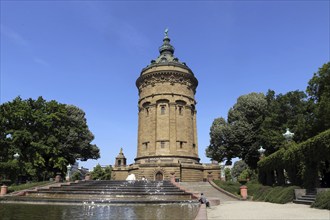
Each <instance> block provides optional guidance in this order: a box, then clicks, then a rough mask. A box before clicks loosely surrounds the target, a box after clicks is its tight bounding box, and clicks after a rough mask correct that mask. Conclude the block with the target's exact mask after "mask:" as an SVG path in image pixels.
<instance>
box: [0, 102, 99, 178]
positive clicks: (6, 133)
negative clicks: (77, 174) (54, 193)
mask: <svg viewBox="0 0 330 220" xmlns="http://www.w3.org/2000/svg"><path fill="white" fill-rule="evenodd" d="M93 138H94V137H93V135H92V133H91V132H90V131H89V129H88V126H87V123H86V119H85V114H84V112H83V111H82V110H80V109H79V108H77V107H75V106H68V105H65V104H60V103H58V102H56V101H54V100H53V101H49V102H47V101H46V100H44V99H43V98H42V97H39V98H38V99H37V100H33V99H27V100H22V99H21V98H20V97H17V98H15V99H14V100H13V101H11V102H7V103H4V104H2V105H0V144H1V148H0V169H1V166H2V165H1V163H8V164H11V161H15V160H16V161H17V162H18V165H19V166H18V167H19V168H18V169H19V170H18V171H17V172H19V174H20V176H24V177H26V178H32V179H35V180H43V179H48V178H49V177H53V176H54V175H55V173H57V172H61V173H65V172H66V167H67V165H68V164H73V163H74V162H75V161H76V160H77V159H80V160H87V159H97V158H99V149H98V148H97V146H96V145H93V144H91V141H92V140H93ZM15 153H18V154H19V158H17V159H15V158H13V155H14V154H15Z"/></svg>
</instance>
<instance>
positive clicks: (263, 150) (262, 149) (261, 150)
mask: <svg viewBox="0 0 330 220" xmlns="http://www.w3.org/2000/svg"><path fill="white" fill-rule="evenodd" d="M265 151H266V150H265V149H264V148H263V147H262V146H260V148H259V150H258V152H259V154H260V159H261V158H262V157H263V156H264V153H265Z"/></svg>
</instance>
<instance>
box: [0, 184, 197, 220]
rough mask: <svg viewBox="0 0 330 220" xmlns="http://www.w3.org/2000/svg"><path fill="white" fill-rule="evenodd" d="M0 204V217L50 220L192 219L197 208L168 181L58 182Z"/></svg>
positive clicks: (193, 199)
mask: <svg viewBox="0 0 330 220" xmlns="http://www.w3.org/2000/svg"><path fill="white" fill-rule="evenodd" d="M0 203H2V204H1V208H0V216H5V217H6V216H10V217H13V218H14V217H17V219H44V216H47V219H49V220H51V219H61V218H62V217H63V213H65V216H66V219H76V218H78V217H79V218H83V219H86V218H87V219H109V218H117V219H140V218H142V219H145V218H148V219H164V218H166V219H167V218H172V219H177V218H179V219H193V218H194V217H195V216H196V215H197V211H198V207H199V203H198V201H197V200H196V199H195V198H194V197H193V195H192V194H190V193H187V192H185V191H183V190H181V189H179V188H177V187H176V186H174V185H173V184H172V183H171V182H170V181H161V182H158V181H134V182H129V181H106V180H89V181H78V182H70V183H61V184H57V185H53V186H49V187H41V188H36V189H34V190H26V191H24V193H21V196H11V195H8V196H4V197H2V198H1V199H0ZM54 210H57V211H54ZM31 213H34V214H31ZM38 216H39V218H38Z"/></svg>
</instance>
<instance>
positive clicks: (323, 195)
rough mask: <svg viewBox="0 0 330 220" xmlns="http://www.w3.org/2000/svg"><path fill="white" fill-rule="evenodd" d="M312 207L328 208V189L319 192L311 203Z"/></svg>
mask: <svg viewBox="0 0 330 220" xmlns="http://www.w3.org/2000/svg"><path fill="white" fill-rule="evenodd" d="M312 207H313V208H319V209H329V210H330V190H328V191H324V192H319V193H318V194H317V196H316V200H315V202H314V203H313V204H312Z"/></svg>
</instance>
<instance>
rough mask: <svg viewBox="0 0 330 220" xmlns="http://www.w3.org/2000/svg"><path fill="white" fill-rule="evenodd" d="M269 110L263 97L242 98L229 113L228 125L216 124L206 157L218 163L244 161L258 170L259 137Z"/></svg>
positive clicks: (222, 122) (249, 95)
mask: <svg viewBox="0 0 330 220" xmlns="http://www.w3.org/2000/svg"><path fill="white" fill-rule="evenodd" d="M266 106H267V102H266V99H265V96H264V95H263V94H262V93H250V94H248V95H243V96H240V97H239V98H238V99H237V103H236V104H235V105H234V106H233V107H232V108H231V109H230V110H229V112H228V120H227V122H226V121H225V120H224V119H223V118H219V119H216V120H214V122H213V124H212V127H211V131H210V137H211V141H210V146H209V147H208V148H207V149H206V155H207V156H208V157H211V158H212V159H214V160H218V161H223V160H227V161H231V159H232V158H234V157H240V158H242V159H243V160H244V161H245V162H246V163H247V164H248V165H249V166H250V167H252V168H256V165H257V161H258V158H259V153H258V149H259V146H260V143H259V140H258V139H257V134H258V131H259V129H260V125H261V123H262V121H263V117H264V113H265V110H266Z"/></svg>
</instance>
